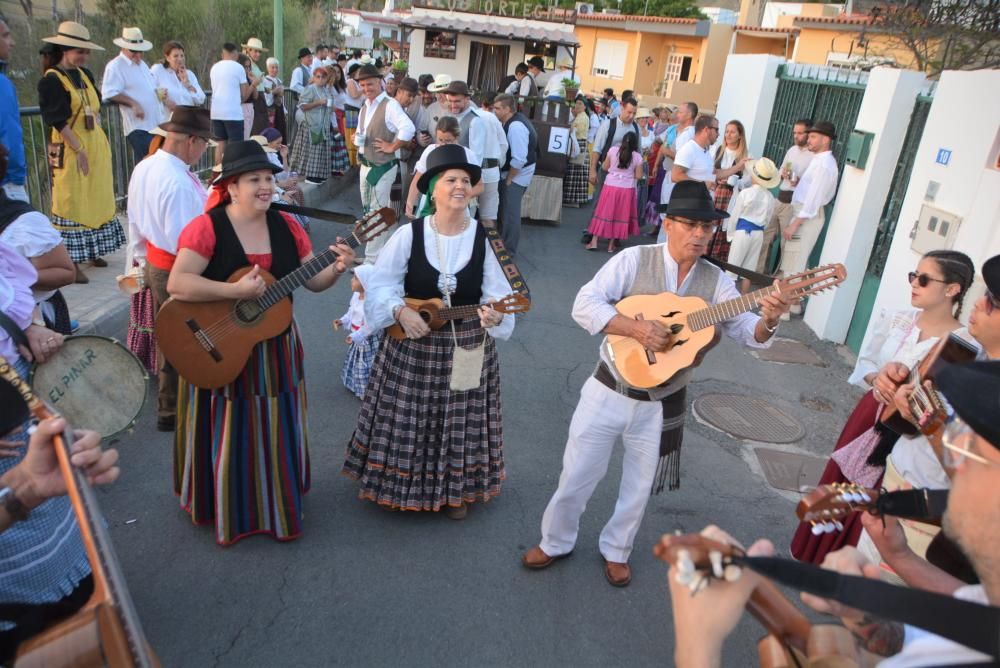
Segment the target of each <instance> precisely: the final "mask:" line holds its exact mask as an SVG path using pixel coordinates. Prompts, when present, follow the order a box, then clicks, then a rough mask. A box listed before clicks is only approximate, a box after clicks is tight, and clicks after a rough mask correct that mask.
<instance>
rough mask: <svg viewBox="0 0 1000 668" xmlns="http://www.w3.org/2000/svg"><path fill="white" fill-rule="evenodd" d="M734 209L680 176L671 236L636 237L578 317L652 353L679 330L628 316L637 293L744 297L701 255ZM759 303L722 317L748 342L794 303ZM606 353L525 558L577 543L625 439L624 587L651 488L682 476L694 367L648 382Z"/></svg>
mask: <svg viewBox="0 0 1000 668" xmlns="http://www.w3.org/2000/svg"><path fill="white" fill-rule="evenodd" d="M728 216H729V214H728V213H726V212H725V211H722V210H717V209H716V208H715V206H714V204H713V201H712V198H711V196H710V195H709V193H708V190H707V189H706V188H705V186H704V185H703V184H701V183H697V182H694V181H681V182H680V183H678V184H677V185H676V187H675V188H674V190H673V193H672V195H671V198H670V204H669V207H668V209H667V211H666V219H665V220H664V223H663V224H664V225H665V226H666V228H667V243H666V244H653V245H647V246H633V247H632V248H626V249H625V250H623V251H621V252H620V253H619V254H618V255H616V256H614V257H613V258H612V259H611V260H609V261H608V263H607V264H605V265H604V267H602V268H601V269H600V270H599V271H598V272H597V274H596V275H595V276H594V278H593V279H592V280H591V281H590V282H589V283H587V284H586V285H584V286H583V287H582V288H581V289H580V292H579V293H578V294H577V296H576V302H575V303H574V304H573V318H574V319H575V320H576V321H577V323H579V324H580V326H581V327H583V328H584V329H586V330H587V331H588V332H590V333H591V334H605V335H619V336H626V337H630V338H632V339H635V340H636V341H638V342H640V343H641V344H642V345H643V346H644V347H645V348H646V349H647V350H649V351H653V352H665V351H667V350H669V349H670V348H671V347H672V345H673V342H674V339H673V335H672V334H671V332H670V330H668V329H667V327H665V326H664V325H663V324H661V323H660V322H659V320H657V319H655V318H654V319H649V320H635V319H632V318H629V317H626V316H624V315H621V314H619V313H618V311H617V310H616V309H615V304H616V303H617V302H618V301H619V300H621V299H623V298H625V297H628V296H632V295H655V294H659V293H661V292H664V291H669V292H674V293H678V294H681V295H684V296H688V297H691V296H693V297H700V298H701V299H703V300H704V301H705V302H707V303H708V304H717V303H719V302H723V301H727V300H730V299H737V298H739V297H740V293H739V291H738V290H737V289H736V285H735V284H734V283H733V280H732V279H731V278H729V277H728V276H726V274H725V273H724V272H723V271H721V270H720V269H718V268H717V267H716V266H715V265H712V264H710V263H708V262H707V261H706V260H703V259H701V256H702V255H704V254H705V252H706V251H707V249H708V245H709V243H710V242H711V240H712V235H714V234H715V232H716V230H717V229H718V224H719V220H720V219H722V218H727V217H728ZM759 304H760V308H761V316H758V315H754V314H752V313H743V314H741V315H737V316H735V317H733V318H730V319H728V320H725V321H723V322H721V323H720V324H719V325H718V326H719V327H721V329H722V331H723V332H724V333H726V334H727V335H728V336H730V337H731V338H733V339H734V340H736V341H738V342H739V343H742V344H743V345H746V346H750V347H754V348H766V347H768V346H770V341H771V337H772V336H773V335H774V332H775V331H776V330H777V328H778V318H779V317H780V315H781V314H782V313H784V312H786V311H787V310H788V306H789V302H788V299H787V297H783V296H782V295H781V293H780V292H777V291H776V292H774V293H773V294H771V295H768V296H767V297H765V298H763V299H762V300H760V302H759ZM600 356H601V361H600V364H599V365H598V368H597V371H596V372H595V373H594V375H593V376H592V377H591V378H589V379H588V380H587V382H586V383H585V384H584V386H583V389H582V390H581V391H580V402H579V403H578V404H577V407H576V411H575V412H574V414H573V420H572V422H571V424H570V428H569V437H568V439H567V442H566V453H565V455H564V457H563V471H562V474H561V475H560V477H559V488H558V489H557V490H556V492H555V494H554V495H553V496H552V500H551V501H549V504H548V507H547V508H546V509H545V514H544V515H543V517H542V542H541V543H540V544H539V545H537V546H536V547H533V548H531V549H530V550H529V551H528V552H527V553H526V554H525V555H524V556H523V557H522V563H523V564H524V566H525V567H527V568H532V569H541V568H546V567H547V566H549V565H551V564H552V563H553V562H554V561H555V560H557V559H559V558H560V557H565V556H568V555H569V554H570V553H571V552H572V551H573V548H574V547H575V545H576V539H577V534H578V531H579V526H580V516H581V515H582V514H583V511H584V508H585V507H586V505H587V501H588V500H589V499H590V496H591V494H593V492H594V489H595V488H596V487H597V484H598V483H599V482H600V481H601V479H602V478H603V477H604V475H605V473H606V472H607V467H608V460H609V458H610V457H611V452H612V450H613V449H614V446H615V443H616V441H617V440H618V439H619V438H621V439H622V443H623V444H624V446H625V457H624V463H623V468H622V481H621V487H620V488H619V492H618V502H617V504H616V506H615V511H614V514H613V515H612V517H611V519H610V520H608V523H607V524H606V525H605V527H604V530H603V531H602V532H601V537H600V543H599V545H600V550H601V554H602V555H603V556H604V560H605V568H604V575H605V577H606V578H607V580H608V582H609V583H610V584H612V585H613V586H616V587H624V586H625V585H627V584H628V583H629V582H630V581H631V579H632V571H631V569H630V567H629V565H628V560H629V555H630V554H631V552H632V544H633V541H634V540H635V536H636V533H637V532H638V530H639V525H640V523H641V522H642V516H643V513H644V512H645V510H646V503H647V501H648V499H649V496H650V493H651V492H652V491H653V489H654V486H657V489H656V490H655V491H660V489H662V487H663V484H664V482H665V479H666V478H669V487H670V489H675V488H676V487H677V486H678V485H679V484H680V446H681V440H682V438H683V429H684V414H685V412H686V408H687V406H686V402H685V399H684V395H685V386H686V385H687V382H688V380H689V378H690V374H691V369H690V368H688V369H684V370H682V371H680V372H679V373H677V374H675V375H674V377H673V378H671V379H670V380H669V381H668V382H667V383H665V384H663V385H660V386H657V387H654V388H651V389H648V390H640V389H636V388H633V387H631V386H629V385H628V384H627V383H626V382H625V381H624V380H623V379H622V378H620V377H619V375H618V373H617V371H616V370H615V368H614V363H613V362H612V355H611V353H610V349H609V347H608V344H607V340H606V339H605V341H604V342H603V343H602V345H601V351H600ZM658 479H659V485H657V480H658Z"/></svg>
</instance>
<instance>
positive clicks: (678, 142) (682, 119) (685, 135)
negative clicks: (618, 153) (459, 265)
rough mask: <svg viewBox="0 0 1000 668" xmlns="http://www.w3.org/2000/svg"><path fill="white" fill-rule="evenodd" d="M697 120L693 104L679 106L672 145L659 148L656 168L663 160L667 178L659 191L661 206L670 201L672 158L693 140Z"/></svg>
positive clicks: (672, 187)
mask: <svg viewBox="0 0 1000 668" xmlns="http://www.w3.org/2000/svg"><path fill="white" fill-rule="evenodd" d="M697 118H698V105H697V104H695V103H694V102H683V103H682V104H681V106H679V107H677V131H676V133H675V134H674V141H673V143H672V144H669V145H666V144H665V145H663V146H661V147H660V151H659V153H658V154H657V157H656V161H657V166H658V165H659V161H660V160H661V159H662V160H664V161H665V165H664V170H665V171H666V175H667V178H665V179H663V186H662V188H661V189H660V202H662V203H663V204H666V203H667V202H669V201H670V191H671V190H673V189H674V182H673V179H671V178H669V176H670V173H671V170H673V168H674V158H676V157H677V151H679V150H681V148H683V147H684V144H686V143H688V142H689V141H691V140H692V139H694V122H695V120H697ZM661 155H662V156H663V157H662V158H661V157H660V156H661Z"/></svg>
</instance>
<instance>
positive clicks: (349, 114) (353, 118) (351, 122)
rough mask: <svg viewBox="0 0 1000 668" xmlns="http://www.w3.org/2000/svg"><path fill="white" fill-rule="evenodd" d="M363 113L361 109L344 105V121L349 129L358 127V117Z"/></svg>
mask: <svg viewBox="0 0 1000 668" xmlns="http://www.w3.org/2000/svg"><path fill="white" fill-rule="evenodd" d="M360 115H361V110H360V109H355V108H354V107H348V106H346V105H345V106H344V123H345V124H346V125H347V129H348V130H356V129H357V127H358V117H359V116H360Z"/></svg>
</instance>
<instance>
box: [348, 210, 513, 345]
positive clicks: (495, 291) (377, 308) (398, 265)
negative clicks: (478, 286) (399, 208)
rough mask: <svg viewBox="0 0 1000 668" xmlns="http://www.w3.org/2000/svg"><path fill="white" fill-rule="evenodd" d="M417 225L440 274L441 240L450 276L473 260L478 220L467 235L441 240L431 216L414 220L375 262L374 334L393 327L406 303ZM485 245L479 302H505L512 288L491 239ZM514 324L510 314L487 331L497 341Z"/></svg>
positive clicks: (370, 311)
mask: <svg viewBox="0 0 1000 668" xmlns="http://www.w3.org/2000/svg"><path fill="white" fill-rule="evenodd" d="M414 225H423V226H424V255H426V256H427V261H428V262H429V263H430V265H431V266H432V267H434V268H435V269H437V270H438V271H443V270H442V268H441V267H442V262H441V259H440V258H439V257H438V249H437V246H438V244H437V239H438V238H439V239H440V241H441V254H442V255H443V256H444V257H445V261H446V262H447V263H448V264H447V267H446V269H445V270H446V271H447V272H448V273H452V274H457V273H458V272H459V271H461V269H462V268H463V267H464V266H465V265H467V264H469V261H470V260H471V259H472V248H473V242H475V240H476V227H477V226H478V223H477V222H476V221H475V220H472V221H471V223H470V225H469V226H468V227H467V228H466V229H465V231H464V232H462V233H461V234H458V235H455V236H444V235H442V236H440V237H438V235H437V234H435V232H434V230H432V229H431V226H430V217H429V216H428V217H427V218H424V219H423V220H422V221H421V220H415V221H413V222H412V223H411V224H409V225H403V226H401V227H400V228H399V229H398V230H396V232H395V234H393V235H392V237H390V238H389V241H387V242H386V244H385V246H383V247H382V250H381V251H379V254H378V260H376V261H375V273H373V274H372V276H371V280H370V282H369V286H368V289H367V291H366V292H365V322H367V323H368V326H369V327H370V328H371V329H372V330H373V331H375V330H377V329H382V328H384V327H388V326H389V325H391V324H393V322H395V321H394V320H393V318H392V310H393V309H394V308H395V307H397V306H400V305H402V304H403V280H404V279H405V277H406V268H407V264H408V263H409V261H410V251H411V249H412V247H413V226H414ZM483 243H484V244H485V245H486V257H485V258H484V263H483V264H484V267H483V283H482V293H483V297H482V299H481V300H480V302H481V303H483V304H485V303H486V302H487V301H489V300H491V299H494V300H496V299H502V298H503V297H506V296H508V295H510V293H511V289H510V283H508V282H507V279H506V277H505V276H504V273H503V269H501V268H500V263H499V262H498V261H497V257H496V255H494V253H493V250H492V249H491V248H490V242H489V240H488V239H487V240H484V241H483ZM514 321H515V317H514V315H513V314H512V313H508V314H506V315H504V317H503V320H502V321H500V324H499V325H497V326H496V327H491V328H490V329H487V330H486V331H487V332H489V333H490V335H491V336H492V337H493V338H495V339H502V340H506V339H509V338H510V335H511V334H513V333H514Z"/></svg>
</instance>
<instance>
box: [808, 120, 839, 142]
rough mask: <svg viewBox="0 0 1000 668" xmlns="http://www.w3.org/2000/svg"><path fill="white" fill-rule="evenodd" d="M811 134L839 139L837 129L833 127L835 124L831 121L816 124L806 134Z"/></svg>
mask: <svg viewBox="0 0 1000 668" xmlns="http://www.w3.org/2000/svg"><path fill="white" fill-rule="evenodd" d="M810 132H816V133H818V134H821V135H826V136H827V137H829V138H830V139H836V138H837V129H836V128H835V127H833V123H831V122H830V121H820V122H819V123H816V124H815V125H813V126H812V127H811V128H809V129H808V130H806V134H809V133H810Z"/></svg>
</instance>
